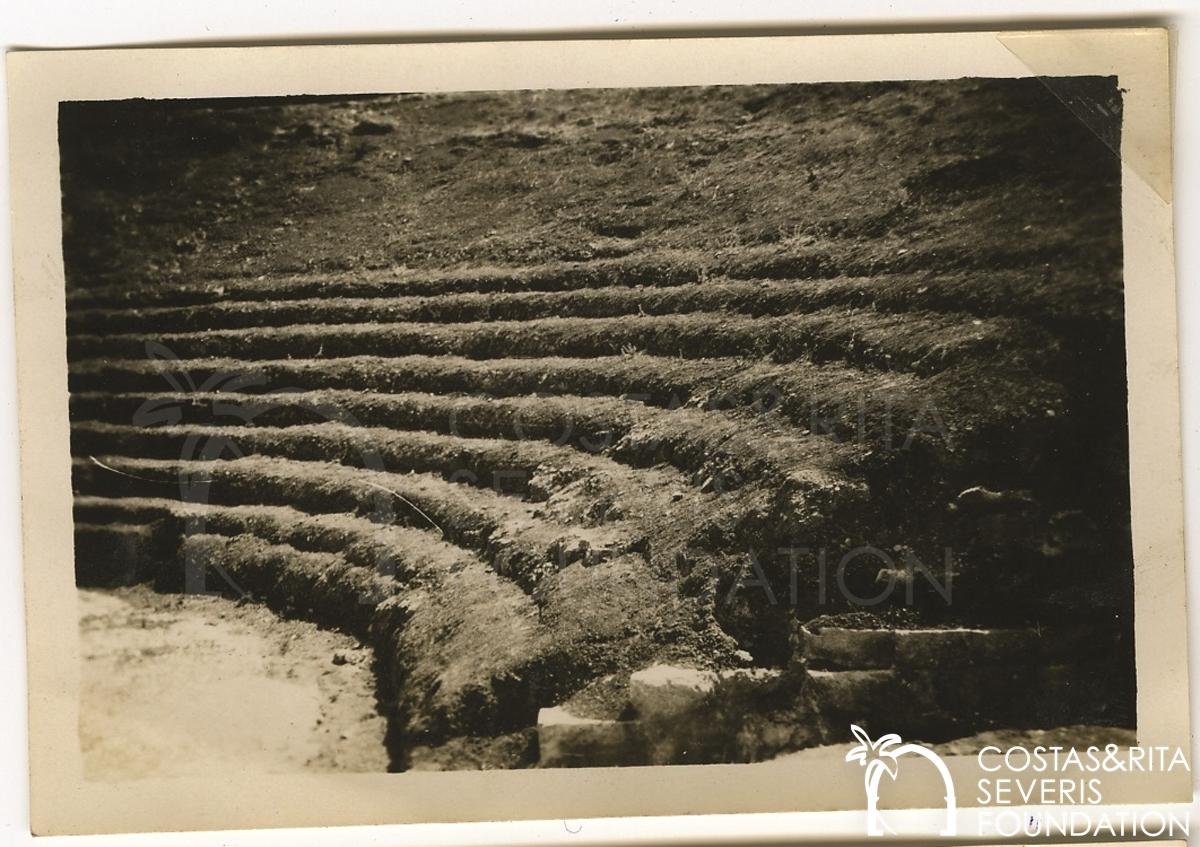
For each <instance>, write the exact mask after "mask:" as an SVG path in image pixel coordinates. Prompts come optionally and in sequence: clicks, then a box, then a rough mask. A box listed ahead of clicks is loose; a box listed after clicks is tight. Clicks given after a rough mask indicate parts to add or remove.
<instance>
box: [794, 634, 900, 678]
mask: <svg viewBox="0 0 1200 847" xmlns="http://www.w3.org/2000/svg"><path fill="white" fill-rule="evenodd" d="M799 640H800V650H801V656H802V657H803V658H804V660H805V661H806V662H808V663H809V664H810V665H811V666H813V667H815V668H819V669H820V668H825V669H834V670H852V669H859V670H862V669H873V668H890V667H891V666H892V663H893V661H894V659H895V653H896V636H895V633H894V632H893V631H892V630H887V629H861V630H856V629H836V628H832V627H830V628H825V629H822V630H820V631H819V632H810V631H808V630H807V629H804V628H801V629H800V638H799Z"/></svg>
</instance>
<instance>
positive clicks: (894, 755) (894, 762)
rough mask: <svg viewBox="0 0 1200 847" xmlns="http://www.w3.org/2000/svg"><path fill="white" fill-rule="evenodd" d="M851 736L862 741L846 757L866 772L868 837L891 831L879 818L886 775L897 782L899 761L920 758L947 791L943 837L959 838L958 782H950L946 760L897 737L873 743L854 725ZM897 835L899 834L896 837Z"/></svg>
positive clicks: (864, 776) (890, 736) (851, 726)
mask: <svg viewBox="0 0 1200 847" xmlns="http://www.w3.org/2000/svg"><path fill="white" fill-rule="evenodd" d="M850 732H851V733H852V734H853V735H854V737H855V738H856V739H857V740H858V744H856V745H855V746H854V747H852V748H850V751H849V752H847V753H846V761H847V762H858V763H859V764H860V765H862V766H863V767H864V768H865V769H866V772H865V773H864V775H863V787H864V788H865V790H866V793H867V835H884V834H885V832H891V829H890V828H889V827H888V826H887V824H886V823H884V821H883V818H882V817H881V816H880V814H879V782H880V780H882V779H883V776H884V774H887V776H888V777H889V778H890V779H893V780H894V779H896V777H897V775H898V774H899V760H900V758H901V757H903V756H910V755H911V756H919V757H921V758H923V759H925V760H927V761H928V762H929V763H930V764H932V765H933V767H934V768H935V769H936V770H937V772H938V775H939V776H941V778H942V784H943V785H944V786H945V788H946V794H945V800H946V816H945V819H944V823H943V826H942V830H941V832H940V833H939V834H940V835H957V833H958V809H957V805H956V800H955V794H954V781H953V780H952V779H951V778H950V770H949V769H948V768H947V767H946V763H945V762H944V761H942V757H941V756H939V755H938V754H937V753H935V752H933V751H932V750H930V749H929V748H927V747H922V746H921V745H920V744H912V743H904V742H902V741H901V739H900V736H899V735H896V734H895V733H889V734H887V735H881V736H880V737H879V738H878V739H877V740H875V741H872V740H871V737H870V736H869V735H867V733H866V732H865V731H864V730H863V729H862V728H861V727H859V726H856V725H855V724H851V725H850ZM893 834H895V833H893Z"/></svg>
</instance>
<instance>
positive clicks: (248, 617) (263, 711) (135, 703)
mask: <svg viewBox="0 0 1200 847" xmlns="http://www.w3.org/2000/svg"><path fill="white" fill-rule="evenodd" d="M79 602H80V637H81V651H82V655H83V668H82V678H81V690H80V719H79V738H80V745H81V747H82V750H83V760H84V772H85V775H86V777H87V778H88V779H96V780H123V779H140V778H149V777H171V776H195V775H200V774H207V773H213V772H221V773H229V772H230V771H231V770H236V771H240V772H243V773H246V772H250V773H270V772H296V771H377V772H382V771H385V770H386V769H387V766H388V756H387V753H386V751H385V748H384V741H383V738H384V730H385V722H384V719H383V717H382V716H381V715H380V714H379V713H378V711H377V707H376V700H375V678H374V675H373V673H372V671H371V655H370V653H369V651H367V650H365V649H362V648H360V647H359V645H358V642H357V641H356V640H355V639H353V638H351V637H350V636H347V635H343V634H341V633H336V632H330V631H328V630H322V629H319V628H317V627H315V626H313V625H312V624H309V623H305V622H302V621H289V620H282V619H280V618H278V617H276V616H275V615H274V614H272V613H271V612H270V611H269V610H268V609H266V608H265V607H264V606H260V605H257V604H245V605H240V606H239V605H238V604H237V603H235V602H233V601H231V600H227V599H224V598H221V597H207V596H197V595H176V594H158V593H155V592H154V591H152V590H150V589H149V588H146V587H145V586H135V587H132V588H120V589H115V590H102V591H97V590H81V591H80V592H79ZM335 662H336V663H335Z"/></svg>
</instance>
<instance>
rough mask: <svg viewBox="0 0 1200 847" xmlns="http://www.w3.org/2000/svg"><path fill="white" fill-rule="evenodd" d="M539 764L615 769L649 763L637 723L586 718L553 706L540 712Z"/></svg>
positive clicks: (538, 730)
mask: <svg viewBox="0 0 1200 847" xmlns="http://www.w3.org/2000/svg"><path fill="white" fill-rule="evenodd" d="M537 738H538V764H539V765H540V766H541V767H544V768H564V767H612V766H618V765H641V764H646V763H647V753H646V743H645V738H644V736H643V734H642V731H641V727H639V726H638V724H637V722H635V721H611V720H600V719H597V718H584V717H579V716H578V715H574V714H571V712H569V711H567V710H566V709H564V708H562V707H561V706H553V707H550V708H546V709H541V710H539V711H538V723H537Z"/></svg>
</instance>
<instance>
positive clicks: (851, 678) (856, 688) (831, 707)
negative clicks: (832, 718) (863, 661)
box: [807, 670, 896, 721]
mask: <svg viewBox="0 0 1200 847" xmlns="http://www.w3.org/2000/svg"><path fill="white" fill-rule="evenodd" d="M807 688H808V694H809V697H810V703H811V704H812V706H813V707H814V708H815V709H816V710H817V711H818V712H820V713H822V714H824V715H830V714H837V715H839V716H844V717H848V718H860V719H862V720H864V721H867V720H868V719H869V718H871V717H872V716H879V717H884V716H886V715H887V712H888V708H889V706H890V704H891V702H892V699H893V696H894V695H895V691H896V674H895V673H894V672H893V671H889V670H874V671H810V672H809V675H808V686H807Z"/></svg>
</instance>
